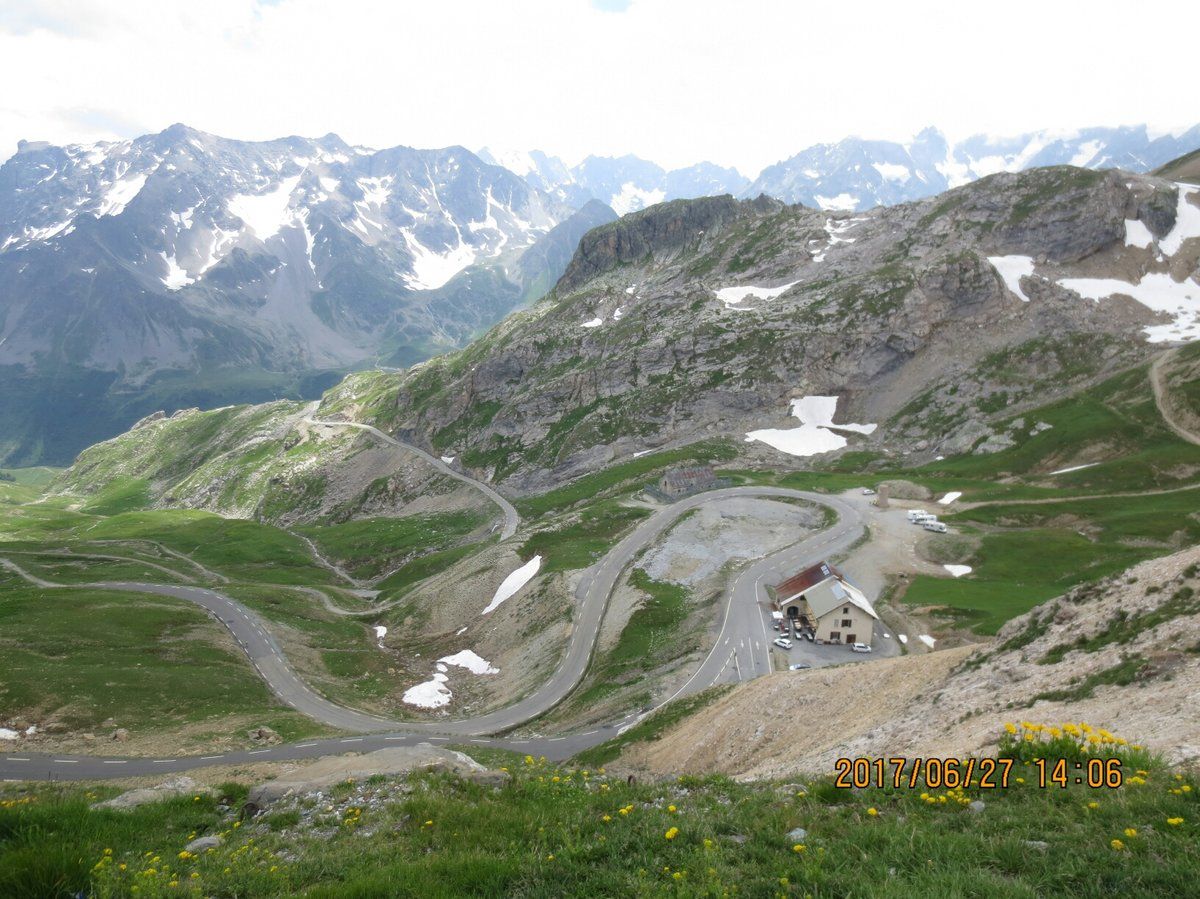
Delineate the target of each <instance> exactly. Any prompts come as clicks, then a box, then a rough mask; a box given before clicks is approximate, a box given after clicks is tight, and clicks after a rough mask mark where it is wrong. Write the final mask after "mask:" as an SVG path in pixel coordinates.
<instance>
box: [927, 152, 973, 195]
mask: <svg viewBox="0 0 1200 899" xmlns="http://www.w3.org/2000/svg"><path fill="white" fill-rule="evenodd" d="M933 167H934V168H935V169H937V170H938V173H939V174H940V175H941V176H942V177H943V178H945V179H946V183H947V184H948V185H950V187H962V185H964V184H969V183H970V182H971V180H972V179H971V168H970V166H967V165H964V164H963V163H961V162H959V161H958V160H957V159H955V158H954V153H953V152H952V151H951V150H950V149H949V148H947V150H946V158H945V159H944V160H942V161H941V162H938V163H934V166H933Z"/></svg>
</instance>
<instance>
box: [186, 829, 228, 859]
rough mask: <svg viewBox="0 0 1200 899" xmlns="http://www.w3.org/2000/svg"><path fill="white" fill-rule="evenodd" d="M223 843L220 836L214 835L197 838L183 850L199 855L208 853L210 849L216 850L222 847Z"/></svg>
mask: <svg viewBox="0 0 1200 899" xmlns="http://www.w3.org/2000/svg"><path fill="white" fill-rule="evenodd" d="M222 842H223V841H222V839H221V838H220V837H219V836H217V835H216V834H214V835H212V836H208V837H196V839H194V840H192V841H191V842H190V843H188V844H187V845H186V846H184V847H183V848H184V849H186V850H187V851H188V852H192V853H195V854H197V855H198V854H200V853H201V852H207V851H208V850H209V849H216V848H217V847H218V846H220V845H221V843H222Z"/></svg>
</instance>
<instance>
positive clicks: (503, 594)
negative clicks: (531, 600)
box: [480, 556, 542, 615]
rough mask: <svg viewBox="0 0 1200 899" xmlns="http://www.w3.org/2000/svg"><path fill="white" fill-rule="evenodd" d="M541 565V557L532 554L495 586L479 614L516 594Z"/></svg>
mask: <svg viewBox="0 0 1200 899" xmlns="http://www.w3.org/2000/svg"><path fill="white" fill-rule="evenodd" d="M541 567H542V557H541V556H534V557H533V558H532V559H530V560H529V561H528V562H526V563H525V564H524V565H522V566H521V567H520V568H518V569H517V570H516V571H514V572H513V573H512V574H510V575H509V576H508V577H506V578H505V579H504V580H503V581H501V582H500V586H499V587H497V588H496V593H495V595H494V596H493V597H492V601H491V602H489V603H488V604H487V608H486V609H484V610H483V611H482V612H481V613H480V614H481V615H486V614H488V613H489V612H492V611H494V610H495V609H497V608H499V607H500V605H501V604H502V603H503V602H504V601H505V600H508V599H511V598H512V597H513V596H516V594H517V592H518V591H519V590H520V589H521V588H522V587H524V586H525V585H526V584H528V583H529V582H530V581H531V580H532V579H533V576H534V575H535V574H537V573H538V570H539V569H540V568H541Z"/></svg>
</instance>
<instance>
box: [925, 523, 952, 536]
mask: <svg viewBox="0 0 1200 899" xmlns="http://www.w3.org/2000/svg"><path fill="white" fill-rule="evenodd" d="M922 527H924V528H925V530H927V531H933V532H934V533H935V534H944V533H946V525H944V524H943V523H942V522H940V521H936V520H935V521H927V522H925V523H924V524H923V525H922Z"/></svg>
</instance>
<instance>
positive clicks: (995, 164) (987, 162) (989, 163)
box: [969, 156, 1008, 178]
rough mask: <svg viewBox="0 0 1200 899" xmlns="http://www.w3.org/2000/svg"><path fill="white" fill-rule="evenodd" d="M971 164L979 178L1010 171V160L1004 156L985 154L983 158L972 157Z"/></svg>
mask: <svg viewBox="0 0 1200 899" xmlns="http://www.w3.org/2000/svg"><path fill="white" fill-rule="evenodd" d="M969 166H970V169H971V171H972V172H974V173H975V175H976V177H979V178H986V177H987V176H988V175H994V174H996V173H997V172H1004V171H1008V161H1007V160H1006V159H1005V158H1004V157H1003V156H984V157H983V158H982V159H972V160H971V161H970V163H969Z"/></svg>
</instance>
